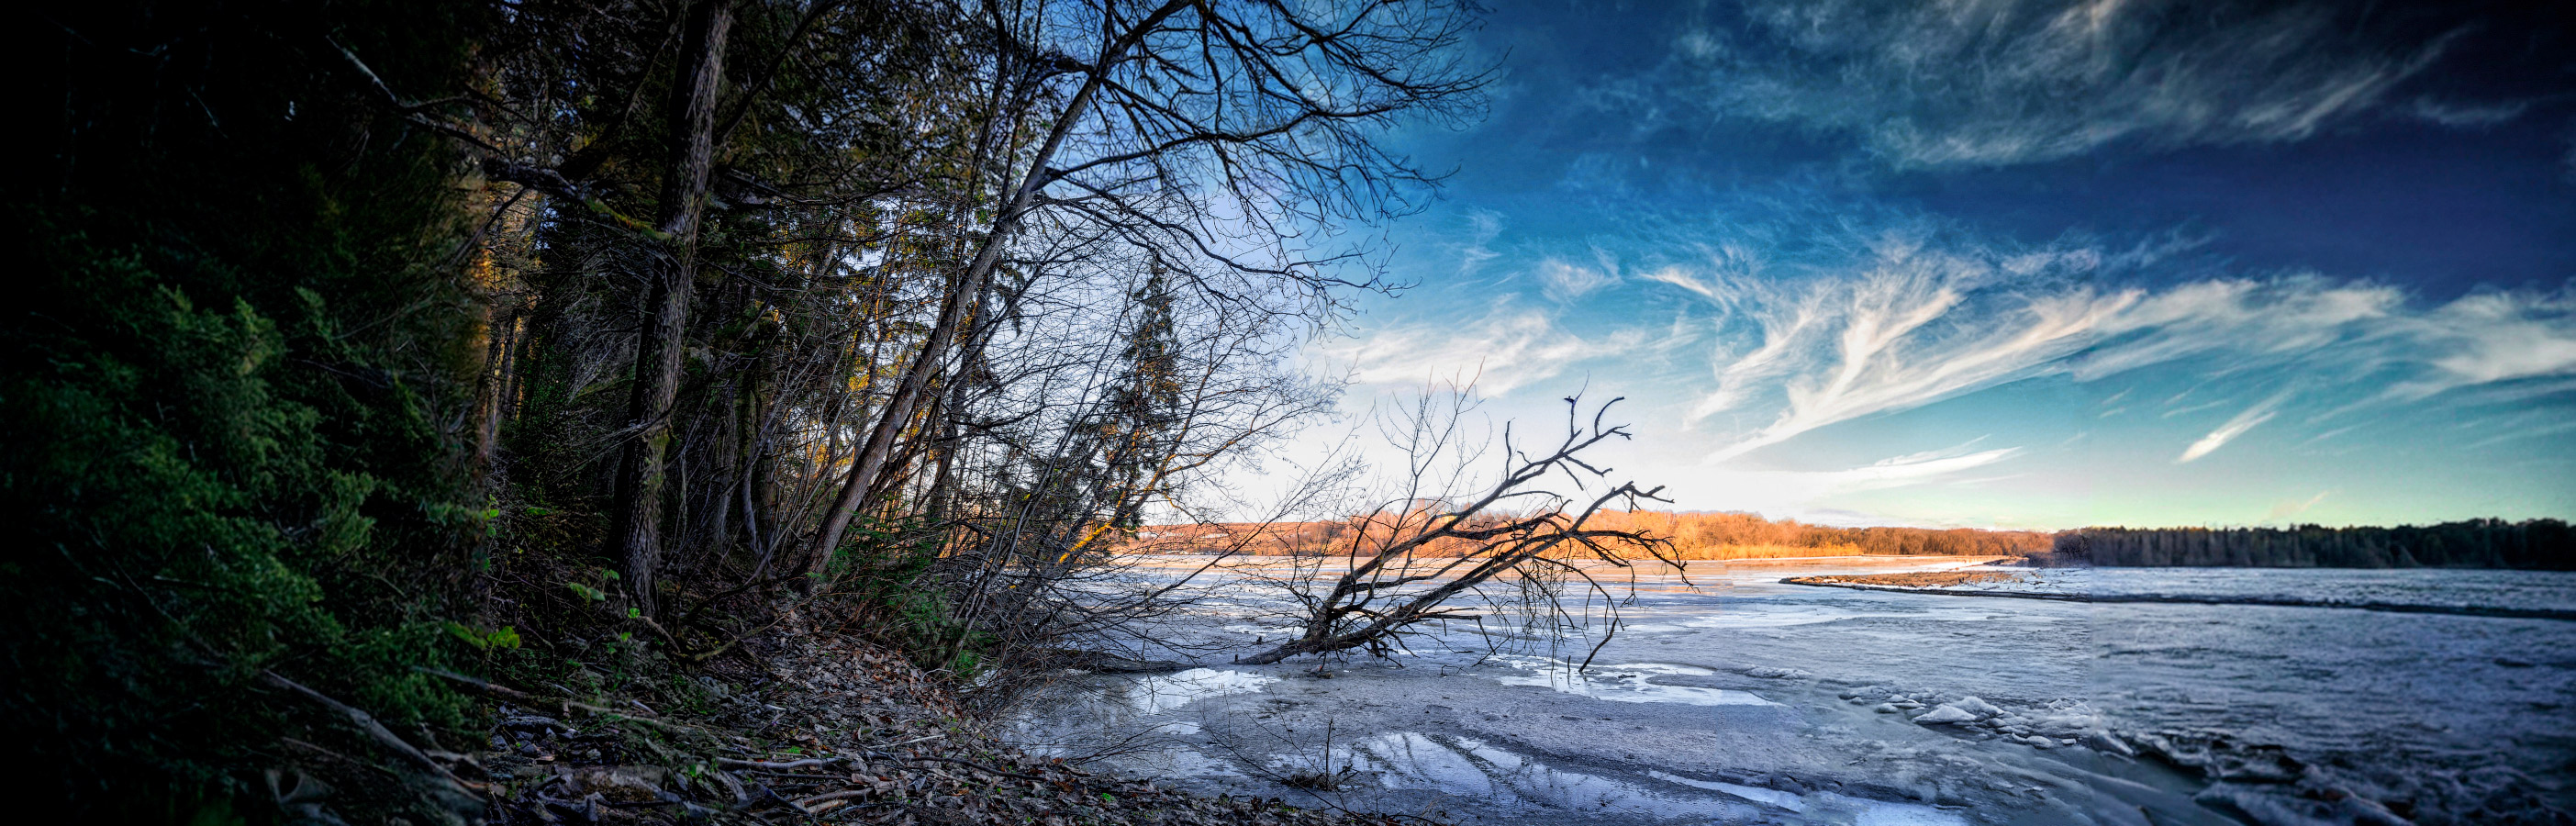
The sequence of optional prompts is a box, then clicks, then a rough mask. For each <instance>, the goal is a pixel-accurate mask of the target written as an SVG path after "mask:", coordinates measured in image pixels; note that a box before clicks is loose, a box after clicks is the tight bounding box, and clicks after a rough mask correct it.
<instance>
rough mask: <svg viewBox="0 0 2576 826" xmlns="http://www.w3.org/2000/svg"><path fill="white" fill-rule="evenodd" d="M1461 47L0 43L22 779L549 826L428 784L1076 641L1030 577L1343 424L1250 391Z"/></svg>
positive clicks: (26, 33)
mask: <svg viewBox="0 0 2576 826" xmlns="http://www.w3.org/2000/svg"><path fill="white" fill-rule="evenodd" d="M1471 12H1472V9H1471V8H1470V7H1468V6H1467V5H1465V4H1461V3H1448V2H1426V3H1404V4H1380V3H1323V4H1309V3H1290V2H1281V1H1280V0H1218V1H1216V2H1199V1H1197V0H1155V2H1148V3H1136V2H1127V0H1096V2H1072V3H1043V4H1020V3H1008V2H1004V3H976V2H947V1H946V0H904V1H902V2H876V0H869V1H867V2H856V3H851V2H837V0H812V1H811V2H790V1H789V0H677V1H666V0H513V2H496V3H397V2H376V1H375V0H356V2H338V3H313V2H299V1H298V0H235V1H232V2H213V3H201V2H187V3H167V2H154V1H153V0H108V2H100V3H85V4H70V5H63V6H58V7H54V8H52V9H49V10H48V11H47V12H46V14H45V15H44V17H43V19H42V21H41V22H30V23H29V24H28V25H25V26H19V27H14V29H13V32H12V33H11V35H10V37H11V39H12V42H11V44H10V46H11V48H10V49H9V51H10V53H11V54H12V55H14V56H15V57H16V58H17V59H19V60H21V61H24V62H25V63H26V64H27V66H26V68H24V69H23V70H22V74H23V76H24V77H27V78H29V79H30V83H31V85H32V87H33V88H32V89H30V90H28V91H27V94H26V98H25V99H26V100H28V101H30V102H31V105H34V106H37V107H38V108H40V109H43V110H44V112H45V113H44V115H43V116H41V117H37V118H33V119H31V120H30V122H29V124H28V125H27V126H26V128H25V131H26V132H27V133H28V134H27V137H28V139H29V141H30V145H33V146H36V147H38V151H36V152H34V153H31V157H30V158H28V159H26V160H24V161H23V162H21V163H18V164H13V165H12V169H11V172H10V174H9V189H8V193H7V204H8V209H9V210H10V217H11V219H12V220H10V221H9V225H10V226H9V229H8V230H7V236H8V243H9V245H10V252H11V254H12V256H13V257H14V259H15V260H18V261H19V262H20V265H19V271H20V272H21V273H22V274H21V275H20V276H19V278H18V279H17V283H18V285H19V289H20V293H19V296H18V300H17V301H15V302H13V309H12V311H11V312H9V313H7V314H6V320H5V321H0V359H5V360H6V362H7V364H6V369H5V375H0V513H5V518H6V519H7V521H8V522H9V523H10V524H11V525H12V527H13V530H14V531H15V532H16V534H17V538H16V541H15V542H14V543H13V547H15V548H16V549H17V551H16V552H14V553H12V554H11V555H10V556H9V558H8V560H7V562H6V563H5V564H6V566H7V567H6V570H5V576H0V591H5V594H0V602H5V603H6V607H5V608H0V611H5V612H6V614H5V616H6V622H7V623H8V624H9V628H10V633H9V634H8V635H7V637H6V641H5V643H0V654H5V657H6V658H7V672H8V675H9V676H8V677H6V678H5V679H6V683H7V686H8V690H7V691H6V692H5V693H0V730H5V736H6V737H7V739H8V740H9V741H10V743H11V745H12V748H11V750H12V751H13V752H14V753H15V755H16V756H15V758H14V759H13V761H12V765H11V766H10V771H9V772H8V773H7V777H8V782H9V783H10V784H11V785H12V787H18V788H23V789H24V790H26V791H27V793H28V794H27V796H28V797H31V798H33V799H41V800H60V801H64V802H65V804H66V805H67V806H68V807H69V811H70V812H72V813H73V814H72V815H71V817H72V818H73V819H76V820H87V821H141V822H229V821H230V820H231V819H232V818H234V817H236V816H241V817H249V818H251V819H252V820H255V821H258V822H274V821H275V820H277V819H278V818H280V817H283V818H285V819H287V820H297V818H298V817H302V818H303V819H302V820H298V821H297V822H340V820H341V819H342V816H343V815H345V816H346V817H349V818H357V817H358V814H357V813H358V812H372V813H373V814H372V815H370V816H369V817H366V818H359V819H360V820H367V821H369V822H377V821H382V820H383V819H384V818H387V817H392V818H398V819H399V820H408V821H411V822H422V821H423V820H424V819H426V820H427V821H430V822H441V821H444V822H462V820H472V819H480V818H485V817H502V819H505V820H506V819H507V817H505V816H504V815H506V814H507V813H508V812H512V811H517V812H519V814H520V815H521V816H526V817H535V818H536V819H537V820H536V821H531V822H537V821H544V822H552V821H551V820H548V818H552V817H555V815H544V816H542V817H539V816H537V815H533V814H528V813H529V812H538V811H539V810H542V809H543V806H542V805H539V804H534V803H528V804H525V805H524V806H522V807H521V808H519V809H511V808H509V807H507V806H504V807H502V808H501V809H499V810H488V811H487V810H484V809H480V808H478V806H479V805H480V804H476V803H474V802H473V801H471V800H466V799H464V798H468V797H473V796H474V795H471V794H467V793H466V792H464V791H460V790H466V789H474V788H481V789H484V790H485V791H487V792H493V793H495V794H497V793H499V792H497V791H494V790H495V789H500V788H502V787H501V786H488V787H487V786H476V785H475V784H477V783H482V782H485V781H481V780H477V779H476V778H477V777H480V776H481V775H479V774H477V773H476V772H475V771H469V770H468V769H467V768H465V767H463V766H462V765H461V764H458V763H456V762H455V760H454V759H451V758H455V757H456V755H458V754H461V752H450V751H445V750H441V749H439V748H437V747H436V746H435V745H433V744H436V743H441V742H444V743H450V744H455V743H460V742H461V743H468V744H471V743H474V742H478V741H479V740H481V739H482V738H483V737H485V736H486V734H484V733H478V732H486V733H488V732H489V731H491V729H489V726H492V725H495V724H496V723H495V722H494V721H495V720H496V719H497V718H495V717H493V716H492V715H493V714H494V712H493V708H494V707H493V704H492V702H491V700H492V698H493V697H495V696H517V695H513V694H510V693H509V692H515V691H519V690H521V689H525V690H528V691H542V692H543V693H545V694H547V695H549V696H553V697H556V698H558V699H559V701H560V702H561V703H566V704H567V705H561V706H560V708H562V709H563V710H564V711H566V712H569V711H571V710H572V709H573V708H574V706H575V705H579V706H581V707H584V708H602V709H604V708H607V707H608V706H611V705H613V706H616V707H618V708H630V707H631V708H633V709H665V710H668V709H685V708H696V707H707V705H706V704H708V703H711V702H715V701H716V700H715V699H714V698H716V697H717V696H719V694H718V693H720V692H722V691H724V689H723V688H722V686H724V685H736V686H740V685H744V684H758V683H761V682H763V681H764V680H765V679H766V678H763V677H761V676H760V675H761V674H765V673H767V672H765V671H761V670H760V668H761V667H762V666H760V662H761V659H760V658H761V657H764V656H767V655H768V654H769V653H774V651H773V650H772V649H763V653H761V654H758V655H755V654H747V653H745V652H746V647H747V646H754V645H763V644H767V643H763V642H762V640H774V639H776V635H775V634H773V635H771V636H770V637H762V636H761V634H762V633H763V632H764V631H766V630H768V629H772V628H775V627H790V628H792V627H798V626H797V623H800V622H803V623H811V622H816V621H817V620H814V619H812V618H813V617H818V616H821V617H829V618H830V619H829V621H828V624H827V625H826V626H825V628H824V630H826V631H831V630H833V629H839V630H840V631H843V632H846V633H848V634H856V635H858V636H860V637H864V638H866V639H868V640H871V641H873V643H872V644H876V645H881V646H886V647H889V648H890V649H891V650H896V651H900V652H903V653H904V654H905V655H906V656H908V657H909V658H910V659H911V661H912V663H913V666H912V667H916V668H920V669H924V670H927V671H930V672H934V673H946V674H950V675H960V676H962V675H972V674H976V673H981V672H985V671H990V670H992V669H998V668H1008V667H1011V666H1012V665H1013V664H1015V663H1025V662H1026V661H1028V660H1029V659H1030V658H1031V657H1035V656H1039V654H1038V653H1036V652H1045V651H1050V650H1054V646H1057V645H1060V644H1062V643H1064V642H1065V641H1067V640H1069V639H1072V638H1077V637H1080V636H1082V635H1083V634H1085V633H1090V632H1093V631H1097V630H1098V629H1099V628H1100V627H1102V626H1101V624H1100V622H1099V619H1100V615H1099V614H1098V613H1097V612H1093V611H1089V610H1088V608H1087V607H1086V606H1089V607H1097V606H1090V604H1089V603H1081V602H1079V599H1080V597H1077V596H1075V595H1070V594H1069V593H1068V592H1066V591H1064V590H1062V589H1061V588H1060V587H1059V586H1062V585H1064V584H1065V583H1067V582H1070V581H1072V580H1074V579H1076V578H1078V577H1079V576H1081V575H1082V573H1083V572H1085V571H1090V570H1093V569H1095V568H1096V567H1097V566H1098V565H1099V564H1100V562H1101V559H1102V557H1103V556H1104V555H1105V554H1106V552H1107V549H1108V548H1110V547H1111V546H1112V545H1113V544H1114V542H1111V541H1103V540H1104V537H1107V538H1109V539H1114V538H1115V537H1116V536H1117V535H1118V534H1119V533H1120V532H1121V531H1126V530H1130V529H1132V528H1133V527H1135V526H1136V525H1138V524H1139V523H1140V520H1141V518H1142V514H1143V513H1144V510H1145V509H1146V508H1147V507H1148V506H1149V505H1156V503H1161V504H1160V505H1158V506H1160V507H1165V508H1187V507H1189V506H1190V502H1189V501H1188V500H1187V494H1186V493H1185V491H1187V490H1188V489H1189V488H1190V487H1191V486H1192V485H1193V484H1194V483H1195V482H1196V480H1198V479H1200V478H1201V477H1204V476H1206V475H1208V474H1211V473H1214V472H1216V471H1217V470H1218V469H1220V468H1222V467H1224V466H1225V464H1226V463H1227V462H1229V461H1232V459H1233V457H1235V456H1237V455H1238V454H1240V453H1242V452H1243V451H1246V450H1249V449H1252V448H1256V447H1259V446H1261V445H1263V444H1265V443H1266V442H1268V441H1270V440H1274V439H1277V438H1279V437H1281V436H1282V435H1283V434H1284V433H1286V432H1287V431H1288V429H1289V428H1292V427H1294V426H1297V425H1299V424H1300V423H1302V422H1304V421H1306V420H1307V419H1308V418H1310V417H1311V416H1312V415H1313V414H1315V413H1317V412H1319V411H1321V410H1322V409H1324V408H1325V407H1326V406H1327V405H1328V404H1329V403H1330V402H1331V399H1332V398H1333V397H1332V395H1331V394H1332V387H1331V386H1330V385H1329V384H1327V383H1324V382H1321V381H1318V380H1315V379H1311V378H1308V377H1305V376H1302V375H1299V374H1297V373H1295V372H1294V371H1292V370H1290V369H1289V367H1288V366H1287V365H1286V363H1285V357H1286V356H1287V355H1288V354H1290V353H1293V352H1294V351H1295V349H1296V347H1298V346H1299V344H1300V342H1302V341H1304V340H1306V338H1308V337H1309V336H1311V335H1314V334H1317V333H1318V332H1320V331H1323V330H1325V329H1327V328H1329V327H1330V325H1332V324H1333V323H1334V322H1335V320H1336V319H1337V318H1339V317H1340V314H1341V313H1342V308H1343V307H1344V306H1346V304H1347V302H1348V300H1349V299H1350V298H1351V297H1352V296H1354V295H1357V294H1360V293H1363V292H1367V291H1382V290H1387V289H1391V284H1390V280H1389V279H1388V278H1387V277H1386V274H1385V273H1384V272H1383V255H1382V254H1381V249H1380V248H1379V247H1378V246H1377V245H1376V244H1375V240H1374V239H1375V236H1374V234H1373V232H1374V229H1373V228H1374V227H1376V226H1378V225H1379V224H1380V223H1381V222H1382V221H1383V220H1384V219H1386V218H1388V217H1390V216H1396V215H1401V214H1405V213H1407V212H1409V211H1412V210H1414V209H1416V208H1417V207H1418V206H1419V205H1420V204H1421V203H1422V202H1423V201H1424V199H1426V198H1428V197H1430V196H1431V194H1432V193H1433V191H1434V188H1435V187H1436V184H1437V175H1436V174H1435V171H1432V170H1424V169H1420V168H1417V167H1415V166H1414V165H1412V163H1411V162H1410V161H1409V160H1408V159H1407V158H1405V157H1402V156H1399V155H1397V154H1394V153H1392V152H1390V151H1388V150H1387V149H1386V148H1384V146H1383V145H1382V144H1381V143H1380V142H1379V141H1378V139H1377V137H1378V136H1379V135H1381V134H1383V133H1384V132H1386V131H1387V130H1389V129H1393V128H1397V127H1399V126H1412V127H1421V128H1441V127H1442V126H1443V125H1444V124H1450V123H1456V122H1461V121H1462V120H1464V119H1468V118H1472V117H1474V116H1475V114H1476V112H1477V111H1478V110H1479V108H1480V107H1481V106H1482V89H1483V87H1484V85H1485V84H1486V83H1487V81H1488V80H1489V78H1490V72H1489V71H1488V68H1487V66H1486V65H1485V64H1483V63H1479V62H1475V61H1473V60H1470V59H1469V58H1468V57H1466V56H1465V55H1463V54H1462V53H1460V52H1458V50H1457V49H1456V48H1455V47H1456V46H1457V45H1458V43H1459V41H1460V39H1461V38H1462V37H1463V36H1464V35H1465V33H1466V32H1468V31H1469V30H1470V28H1471V27H1472V25H1473V24H1474V17H1473V15H1472V14H1471ZM1112 607H1113V608H1114V607H1115V606H1112ZM1102 610H1108V609H1102ZM782 624H784V625H782ZM469 674H470V675H472V676H471V677H470V678H468V677H466V676H465V675H469ZM728 675H730V676H728ZM844 676H846V675H844ZM719 678H721V679H719ZM487 680H488V682H486V681H487ZM708 686H715V687H714V688H709V687H708ZM512 687H517V688H512ZM495 692H501V693H499V694H495ZM711 692H718V693H711ZM610 698H615V699H613V700H612V699H610ZM630 703H631V706H630ZM630 714H631V712H630ZM621 719H622V718H621ZM656 719H660V718H656ZM771 722H772V724H773V725H774V724H776V721H774V720H773V721H771ZM676 725H677V724H676V723H669V722H663V723H659V724H642V723H634V722H631V721H630V722H628V723H625V724H622V725H620V726H617V727H615V728H616V730H620V731H626V732H628V733H629V734H635V732H639V731H644V732H657V731H665V732H666V731H678V730H680V729H678V728H670V727H671V726H676ZM547 731H553V730H552V729H548V730H547ZM547 736H549V737H561V736H563V735H561V733H560V732H556V733H553V734H549V735H547ZM637 736H641V735H637ZM654 736H656V737H659V736H661V735H659V734H656V735H654ZM807 736H809V737H810V736H811V734H810V731H809V732H808V733H807ZM701 745H703V744H701ZM787 747H788V745H787V744H785V743H782V744H781V745H780V746H779V748H787ZM619 748H626V749H627V750H628V752H632V751H634V750H636V749H643V750H644V753H647V754H651V753H659V752H655V751H654V750H655V749H669V748H676V747H675V746H670V745H667V744H663V743H661V742H659V741H656V742H655V743H654V744H653V745H651V746H649V747H648V746H646V745H643V744H640V743H629V744H628V745H627V746H624V747H619ZM467 750H468V751H470V750H472V749H467ZM620 753H625V752H620V751H618V748H610V749H608V754H609V756H608V757H604V758H603V757H600V755H601V751H599V750H598V749H597V748H593V749H592V750H591V751H590V752H589V754H591V755H592V757H593V758H596V759H598V760H602V761H609V762H614V760H615V756H616V755H617V754H620ZM438 754H447V755H449V757H438V756H436V755H438ZM673 754H676V752H675V753H673ZM456 759H462V758H456ZM657 759H658V760H659V762H661V763H663V764H667V765H670V766H673V767H675V768H687V767H691V766H695V767H698V768H699V769H702V768H704V767H706V766H713V765H716V763H714V762H712V761H713V760H715V759H716V758H714V757H703V756H702V758H692V759H690V760H683V759H681V758H680V757H677V756H672V755H671V754H665V755H664V757H663V758H657ZM724 759H733V758H731V757H727V758H724ZM754 759H756V757H755V758H754ZM959 759H963V758H959ZM693 760H694V761H695V762H692V761H693ZM387 767H391V768H387ZM691 770H693V771H694V770H697V769H691ZM460 772H461V774H460ZM495 776H496V777H497V775H495ZM395 777H398V778H400V779H401V782H399V783H394V784H392V785H390V786H388V784H387V778H395ZM304 778H311V779H312V780H313V784H312V785H311V786H307V785H306V784H305V783H304V782H303V779H304ZM492 782H500V781H498V780H495V781H492ZM1068 782H1071V781H1068ZM503 785H505V786H506V785H507V784H503ZM521 785H525V784H521ZM328 788H338V789H340V790H341V792H340V793H339V794H337V795H336V796H333V797H329V798H327V799H326V798H323V797H320V795H322V792H318V791H311V790H312V789H328ZM511 788H517V787H515V786H514V787H511ZM549 788H554V789H555V791H548V792H543V794H554V793H558V792H560V791H561V788H559V787H549ZM388 789H390V790H388ZM307 792H310V793H309V794H308V793H307ZM534 793H535V792H528V794H534ZM775 796H776V795H771V797H775ZM522 797H523V798H525V794H522ZM577 797H578V796H577V795H576V798H577ZM727 798H728V800H730V796H729V795H728V796H727ZM527 799H533V798H527ZM690 799H691V800H692V801H695V800H697V798H690ZM710 799H712V798H710ZM317 801H318V802H317ZM766 801H767V799H766V798H763V799H760V800H755V801H753V802H752V803H747V804H742V805H746V806H754V807H755V808H756V807H757V806H760V805H772V806H774V805H775V804H774V803H769V802H766ZM652 805H662V804H652ZM669 805H678V804H675V803H674V804H669ZM690 805H692V806H695V805H698V804H697V803H695V802H691V803H690ZM817 805H819V804H817ZM316 807H321V808H316ZM528 807H535V808H528ZM798 808H800V810H802V809H801V806H800V807H798ZM326 809H327V810H328V811H325V810H326ZM279 812H286V813H287V814H285V815H280V814H278V813H279ZM296 812H303V813H304V815H296V814H294V813H296ZM317 812H318V813H320V814H316V813H317ZM330 812H339V813H341V814H337V815H330V816H329V817H323V815H327V814H330ZM474 812H482V813H481V814H474ZM241 813H248V814H241ZM593 813H594V815H595V814H596V812H595V811H594V812H593ZM460 819H462V820H460ZM398 822H399V821H398Z"/></svg>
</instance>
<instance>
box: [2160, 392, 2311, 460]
mask: <svg viewBox="0 0 2576 826" xmlns="http://www.w3.org/2000/svg"><path fill="white" fill-rule="evenodd" d="M2289 398H2290V397H2289V394H2287V393H2282V394H2277V395H2274V396H2273V397H2271V398H2268V399H2264V400H2262V401H2259V402H2255V403H2254V406H2252V407H2248V408H2245V410H2244V411H2243V412H2240V413H2237V414H2236V415H2235V416H2234V417H2231V418H2229V419H2228V420H2227V423H2226V424H2222V425H2219V426H2218V429H2217V430H2212V431H2210V432H2209V435H2207V436H2202V437H2200V440H2199V441H2196V442H2192V443H2191V446H2190V447H2186V448H2183V449H2182V455H2181V456H2178V457H2175V458H2174V464H2177V465H2183V464H2190V463H2192V462H2194V461H2197V460H2199V459H2200V457H2203V456H2207V455H2209V454H2211V453H2213V452H2215V451H2217V450H2218V449H2219V448H2221V447H2224V446H2226V445H2227V443H2228V442H2231V441H2235V440H2236V437H2238V436H2243V435H2245V431H2248V430H2252V429H2254V426H2255V425H2259V424H2262V423H2264V422H2268V421H2271V420H2272V417H2273V416H2274V415H2277V414H2278V413H2280V410H2279V408H2280V406H2281V403H2282V402H2284V401H2288V400H2289Z"/></svg>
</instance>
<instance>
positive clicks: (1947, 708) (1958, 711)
mask: <svg viewBox="0 0 2576 826" xmlns="http://www.w3.org/2000/svg"><path fill="white" fill-rule="evenodd" d="M1975 719H1977V715H1976V713H1975V712H1972V711H1969V710H1967V709H1964V708H1960V707H1959V706H1958V704H1956V703H1942V704H1941V705H1940V706H1938V707H1935V708H1933V709H1932V710H1931V711H1926V712H1923V714H1922V715H1921V716H1918V717H1915V718H1914V722H1916V723H1920V724H1923V725H1927V726H1928V725H1938V724H1944V723H1965V722H1969V721H1972V720H1975Z"/></svg>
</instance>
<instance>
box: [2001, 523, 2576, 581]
mask: <svg viewBox="0 0 2576 826" xmlns="http://www.w3.org/2000/svg"><path fill="white" fill-rule="evenodd" d="M2036 561H2037V562H2038V563H2039V564H2090V565H2103V566H2111V567H2211V566H2240V567H2264V568H2419V567H2422V568H2529V569H2545V570H2556V571H2566V570H2576V531H2571V530H2570V529H2569V527H2568V524H2567V523H2566V522H2564V521H2562V520H2557V519H2529V520H2524V521H2521V522H2507V521H2505V520H2502V519H2468V520H2462V521H2458V522H2443V523H2440V524H2436V525H2424V526H2416V525H2401V526H2398V527H2393V528H2382V527H2344V528H2329V527H2325V526H2322V525H2299V526H2295V527H2289V528H2083V529H2080V530H2072V531H2064V532H2060V533H2058V534H2057V536H2056V538H2055V540H2054V541H2053V542H2052V543H2051V545H2050V547H2049V553H2047V554H2043V555H2040V556H2039V557H2038V558H2037V559H2036Z"/></svg>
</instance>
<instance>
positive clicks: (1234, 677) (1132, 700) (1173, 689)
mask: <svg viewBox="0 0 2576 826" xmlns="http://www.w3.org/2000/svg"><path fill="white" fill-rule="evenodd" d="M1278 681H1279V678H1277V677H1266V676H1262V675H1260V674H1247V673H1244V672H1241V671H1222V670H1218V669H1214V668H1193V669H1190V670H1188V671H1182V672H1179V673H1175V674H1166V675H1161V676H1154V677H1146V678H1144V679H1141V680H1137V681H1136V684H1135V686H1133V687H1131V688H1129V689H1127V702H1128V703H1129V704H1130V705H1133V706H1135V707H1136V711H1137V712H1138V713H1141V714H1147V715H1153V714H1161V713H1163V712H1166V711H1171V710H1173V709H1176V708H1180V707H1182V706H1185V705H1189V704H1190V703H1192V702H1196V701H1198V700H1201V699H1205V698H1208V697H1223V696H1225V695H1228V694H1249V693H1251V692H1255V691H1260V690H1261V689H1262V687H1264V686H1267V685H1270V684H1271V683H1275V682H1278Z"/></svg>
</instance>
